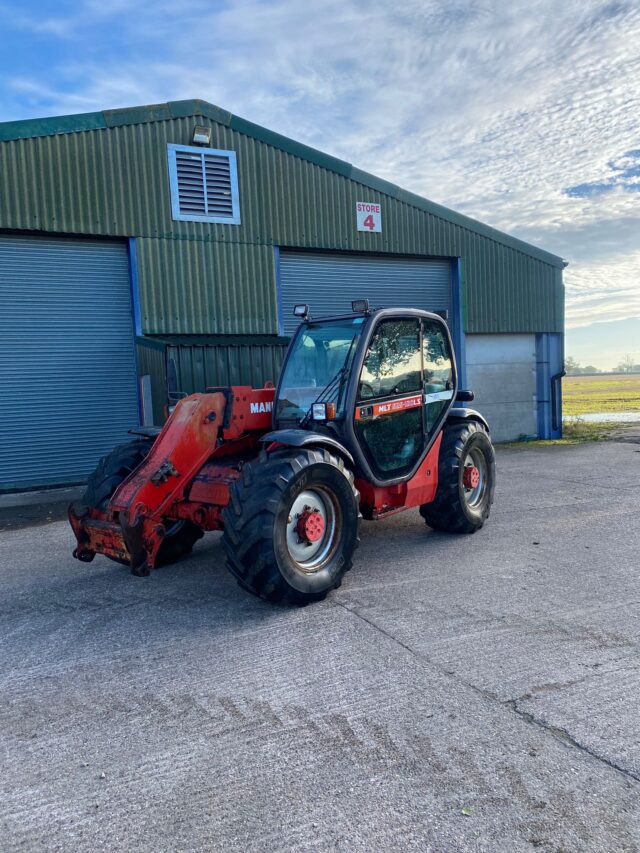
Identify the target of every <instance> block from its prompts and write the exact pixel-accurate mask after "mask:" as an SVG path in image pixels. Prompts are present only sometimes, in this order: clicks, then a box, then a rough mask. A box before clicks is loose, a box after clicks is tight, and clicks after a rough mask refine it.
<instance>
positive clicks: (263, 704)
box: [0, 442, 640, 853]
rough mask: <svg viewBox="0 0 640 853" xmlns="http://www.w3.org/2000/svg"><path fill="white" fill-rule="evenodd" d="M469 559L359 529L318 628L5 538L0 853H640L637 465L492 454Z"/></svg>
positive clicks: (254, 605) (183, 574) (40, 543)
mask: <svg viewBox="0 0 640 853" xmlns="http://www.w3.org/2000/svg"><path fill="white" fill-rule="evenodd" d="M498 466H499V467H498V476H499V480H498V487H497V490H496V503H495V505H494V509H493V513H492V517H491V519H490V521H489V523H488V524H487V526H486V527H485V528H484V529H483V530H482V531H480V532H479V533H477V534H476V535H474V536H468V537H451V536H446V535H443V534H438V533H434V532H431V531H429V530H428V529H427V528H426V527H425V525H424V524H423V522H422V521H421V519H420V517H419V516H418V514H417V512H416V511H411V512H408V513H406V514H404V515H400V516H396V517H395V518H392V519H389V520H387V521H385V522H381V523H379V524H370V523H369V524H368V523H363V524H362V530H361V533H362V544H361V547H360V549H359V551H358V552H357V560H356V565H355V567H354V569H353V571H352V572H351V573H350V574H349V575H348V577H347V579H346V581H345V583H344V584H343V586H342V588H341V589H339V590H338V591H336V592H334V593H333V594H332V595H331V596H330V598H329V599H328V600H327V601H326V602H324V603H322V604H319V605H314V606H311V607H307V608H305V609H301V610H285V609H282V608H278V607H274V606H272V605H268V604H264V603H262V602H260V601H258V600H255V599H252V598H251V597H249V596H248V595H247V594H245V593H244V592H242V590H240V588H239V587H238V586H236V584H235V581H234V580H233V579H232V577H231V576H230V575H229V574H228V573H227V571H226V570H225V568H224V561H223V555H222V550H221V548H220V544H219V537H218V536H217V535H211V536H209V537H208V538H206V539H205V540H204V541H203V542H201V543H199V544H198V546H196V551H195V552H194V554H193V556H192V557H191V558H189V559H188V560H186V561H184V562H183V563H181V564H178V565H175V566H172V567H169V568H165V569H160V570H158V571H157V572H156V573H154V575H153V576H152V577H151V578H148V579H140V578H135V577H132V576H131V575H130V574H129V573H128V572H127V570H126V569H125V568H123V567H121V566H118V565H116V564H114V563H110V562H108V561H107V560H106V559H101V558H97V559H96V560H95V561H94V563H92V564H91V565H88V566H87V565H83V564H81V563H78V562H76V561H75V560H73V559H72V557H71V550H72V547H73V540H72V535H71V531H70V529H69V528H68V526H67V524H66V523H65V522H63V521H53V522H48V521H45V520H44V519H43V522H42V523H40V524H38V523H35V522H34V523H31V522H30V523H29V525H27V526H24V527H21V528H20V529H18V528H16V529H13V528H11V527H9V528H8V529H5V530H4V531H3V532H2V533H0V544H1V550H0V561H1V571H0V583H1V585H2V589H1V591H0V620H1V625H0V738H1V742H2V747H1V751H0V755H1V759H0V761H1V764H2V769H1V775H0V786H1V795H0V849H1V850H2V851H16V850H60V851H96V850H109V851H114V850H144V851H169V850H215V851H225V853H226V851H243V853H244V851H279V850H291V851H334V850H335V851H349V853H351V851H393V850H399V851H404V850H411V851H412V850H416V851H428V850H434V851H461V850H470V851H471V850H472V851H475V850H478V851H480V850H497V851H509V853H511V851H521V850H522V851H524V850H538V851H540V850H542V851H549V852H550V853H551V851H554V853H557V851H599V853H602V851H632V850H638V849H640V708H639V705H640V658H639V656H638V651H639V645H640V618H639V616H640V524H639V517H640V489H639V488H638V482H639V480H640V444H635V443H624V442H619V443H618V442H607V443H600V444H586V445H580V446H570V447H562V446H550V447H530V448H523V449H520V448H516V449H509V448H505V449H501V450H499V453H498Z"/></svg>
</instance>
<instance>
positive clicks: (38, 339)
mask: <svg viewBox="0 0 640 853" xmlns="http://www.w3.org/2000/svg"><path fill="white" fill-rule="evenodd" d="M0 393H1V398H0V399H1V404H2V408H1V409H0V490H8V489H16V488H26V487H33V486H44V485H54V484H55V485H57V484H65V483H74V482H81V481H82V480H84V479H86V477H87V475H88V474H89V473H90V472H91V471H92V470H93V469H94V468H95V466H96V463H97V461H98V459H99V458H100V456H102V455H103V454H105V453H108V452H109V451H110V450H112V449H113V447H115V445H117V444H118V443H120V442H123V441H127V440H130V439H131V436H128V435H127V429H129V428H130V427H132V426H135V425H137V424H138V423H139V414H138V393H137V378H136V366H135V351H134V334H133V322H132V313H131V295H130V284H129V262H128V253H127V248H126V245H125V244H124V243H114V242H103V241H97V240H96V241H93V240H79V239H62V238H46V237H35V236H34V237H27V236H25V237H22V236H20V237H18V236H12V235H6V234H4V235H0Z"/></svg>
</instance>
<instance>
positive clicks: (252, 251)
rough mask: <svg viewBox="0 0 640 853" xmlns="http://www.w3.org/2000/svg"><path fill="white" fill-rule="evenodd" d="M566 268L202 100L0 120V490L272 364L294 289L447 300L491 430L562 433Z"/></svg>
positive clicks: (78, 458) (46, 480) (465, 367)
mask: <svg viewBox="0 0 640 853" xmlns="http://www.w3.org/2000/svg"><path fill="white" fill-rule="evenodd" d="M563 266H564V265H563V262H562V260H561V259H560V258H558V257H556V256H555V255H552V254H549V253H548V252H545V251H543V250H542V249H538V248H536V247H535V246H531V245H529V244H527V243H524V242H522V241H520V240H517V239H515V238H514V237H511V236H509V235H507V234H504V233H501V232H499V231H497V230H495V229H493V228H490V227H489V226H487V225H483V224H482V223H480V222H476V221H474V220H472V219H469V218H468V217H465V216H462V215H460V214H457V213H454V212H453V211H451V210H448V209H446V208H444V207H441V206H440V205H437V204H434V203H433V202H430V201H428V200H426V199H424V198H421V197H420V196H417V195H414V194H413V193H411V192H408V191H406V190H403V189H400V188H399V187H397V186H395V185H393V184H390V183H388V182H387V181H384V180H382V179H380V178H377V177H375V176H374V175H370V174H367V173H366V172H362V171H361V170H360V169H357V168H356V167H354V166H352V165H351V164H349V163H347V162H345V161H343V160H339V159H336V158H335V157H331V156H329V155H327V154H324V153H322V152H320V151H317V150H315V149H313V148H309V147H308V146H306V145H303V144H301V143H298V142H295V141H293V140H291V139H288V138H286V137H283V136H281V135H279V134H277V133H274V132H272V131H269V130H267V129H265V128H263V127H259V126H258V125H255V124H252V123H251V122H248V121H246V120H244V119H241V118H238V117H237V116H234V115H232V114H231V113H228V112H225V111H224V110H221V109H219V108H218V107H215V106H212V105H211V104H208V103H206V102H204V101H177V102H170V103H167V104H158V105H152V106H146V107H134V108H129V109H122V110H111V111H105V112H97V113H88V114H84V115H73V116H63V117H56V118H44V119H34V120H27V121H16V122H7V123H4V124H0V381H1V385H2V388H3V397H4V403H5V406H4V415H3V418H2V419H0V490H5V491H6V490H11V489H21V488H29V487H37V486H42V485H47V484H63V483H71V482H81V481H82V480H83V478H84V477H86V475H87V473H88V472H89V471H90V470H91V469H92V467H93V465H94V463H95V461H96V459H97V458H98V457H99V456H100V455H101V454H102V453H104V452H105V451H107V450H109V449H110V448H111V447H112V446H113V445H114V444H115V443H117V442H118V441H119V440H121V439H122V438H123V436H125V435H126V430H127V428H128V427H129V426H131V425H135V424H136V423H139V422H140V419H142V420H144V422H150V421H152V420H155V421H156V422H158V421H159V420H160V419H161V418H162V413H163V411H164V407H165V405H166V403H167V392H168V390H169V391H171V392H172V393H173V392H192V391H196V390H203V389H204V387H205V386H207V385H223V384H227V383H230V382H231V383H236V384H237V383H241V384H253V385H256V384H262V383H263V382H264V381H265V380H268V379H275V378H276V373H277V370H278V366H279V364H280V361H281V358H282V355H283V352H284V348H285V346H286V343H287V341H288V336H289V335H290V334H291V332H292V331H293V329H294V328H295V323H294V318H293V316H292V314H291V308H292V306H293V304H294V303H296V302H307V303H309V305H310V306H311V312H312V316H322V315H327V314H331V313H335V312H336V311H344V310H347V309H348V308H349V305H350V302H351V300H352V299H355V298H368V299H369V300H370V302H371V304H372V305H374V306H377V305H385V306H388V305H399V306H403V305H411V306H415V307H421V308H426V309H429V310H436V311H446V312H447V316H448V321H449V324H450V327H451V330H452V334H453V338H454V342H455V345H456V349H457V354H458V359H459V362H460V369H461V376H462V379H463V381H464V383H465V384H466V385H467V386H468V387H470V388H472V389H473V390H474V391H475V392H476V401H477V406H478V408H480V409H481V410H482V411H483V412H484V413H485V414H486V416H487V417H488V419H489V421H490V423H491V425H492V429H493V434H494V438H495V440H498V441H500V440H505V439H511V438H517V437H518V436H520V435H522V434H525V435H536V434H537V435H540V436H543V437H550V436H552V435H557V434H559V431H560V421H561V412H560V399H559V393H560V389H559V382H558V377H557V374H559V372H560V370H561V366H562V339H563V329H564V314H563V310H564V292H563V286H562V269H563ZM143 377H144V378H143ZM147 377H148V378H147Z"/></svg>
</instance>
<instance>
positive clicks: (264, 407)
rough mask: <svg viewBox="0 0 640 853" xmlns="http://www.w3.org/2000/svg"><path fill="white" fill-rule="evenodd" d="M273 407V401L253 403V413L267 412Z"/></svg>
mask: <svg viewBox="0 0 640 853" xmlns="http://www.w3.org/2000/svg"><path fill="white" fill-rule="evenodd" d="M272 408H273V403H251V414H252V415H260V414H267V413H268V412H270V411H271V409H272Z"/></svg>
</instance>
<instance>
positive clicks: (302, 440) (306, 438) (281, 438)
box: [260, 428, 355, 465]
mask: <svg viewBox="0 0 640 853" xmlns="http://www.w3.org/2000/svg"><path fill="white" fill-rule="evenodd" d="M260 440H261V441H262V442H263V443H267V444H270V443H271V442H274V443H276V444H284V445H285V446H287V447H309V446H314V447H326V448H328V449H329V450H334V451H335V452H336V453H338V454H340V456H342V458H343V459H346V460H347V462H349V463H350V464H351V465H355V461H354V459H353V456H352V455H351V453H349V451H348V450H347V448H346V447H345V446H344V444H341V443H340V442H339V441H338V440H337V439H335V438H332V437H331V436H330V435H322V433H319V432H311V431H309V430H306V429H294V428H291V429H277V430H274V431H273V432H268V433H267V434H266V435H263V436H262V438H261V439H260Z"/></svg>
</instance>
